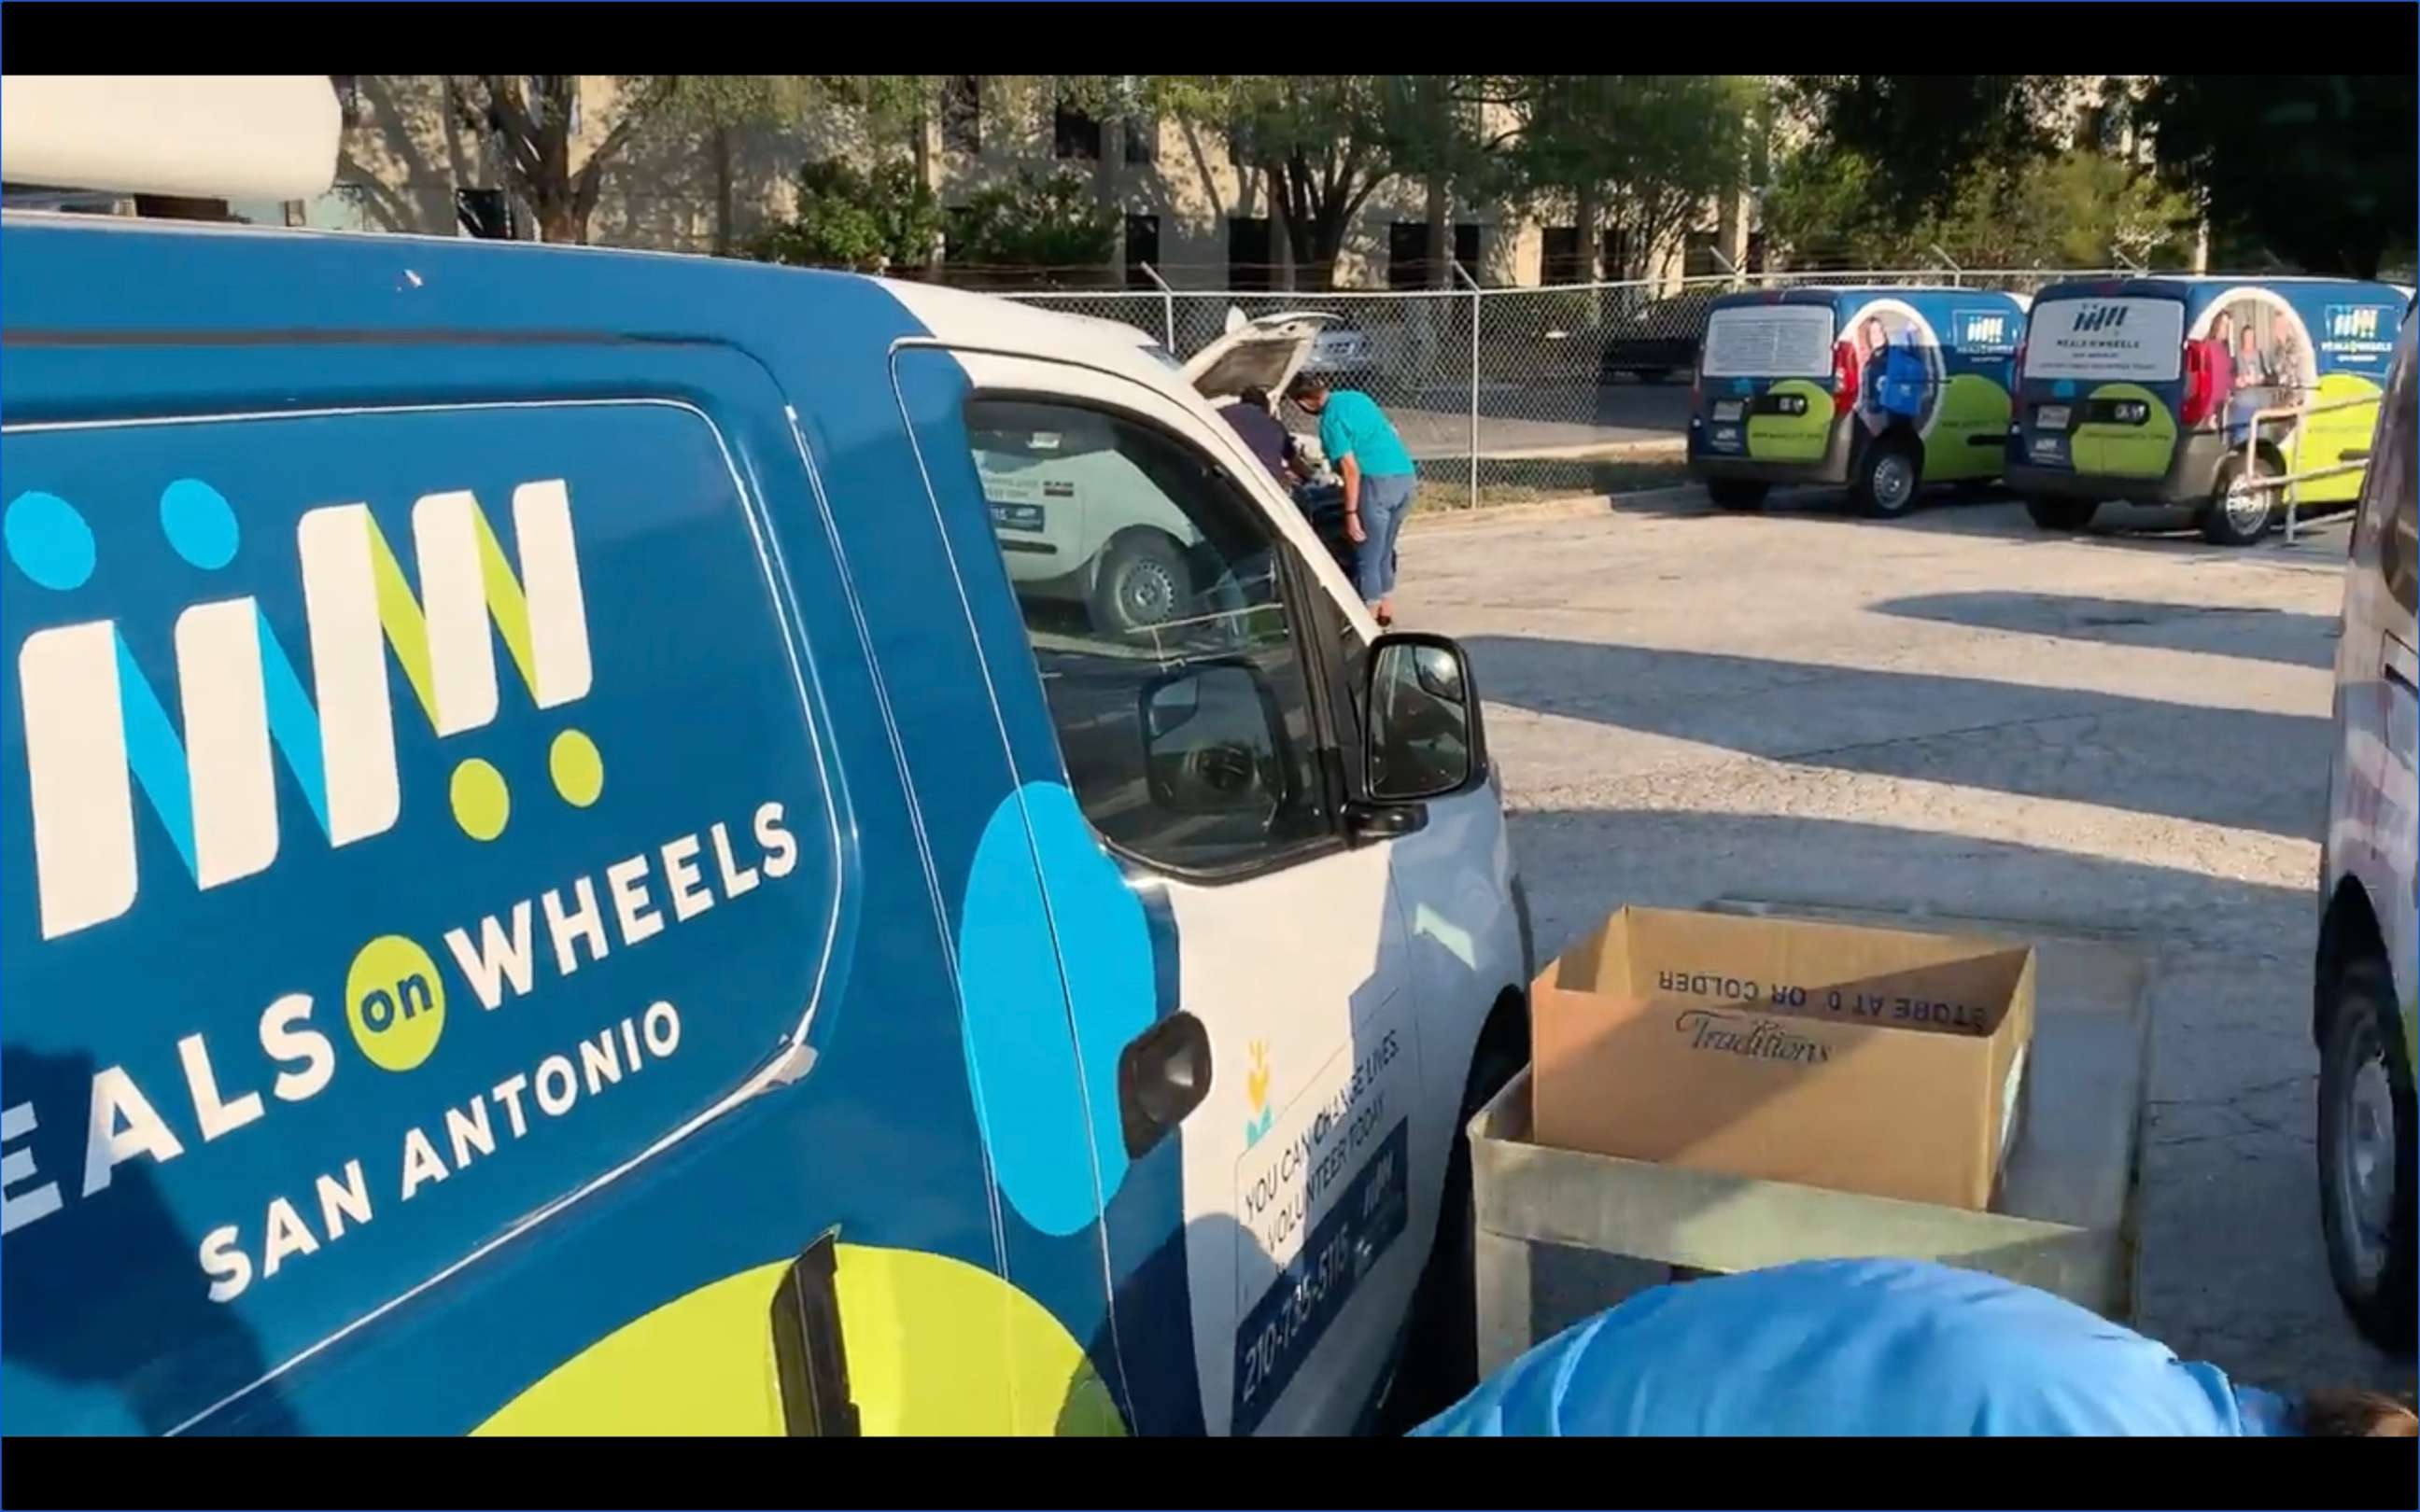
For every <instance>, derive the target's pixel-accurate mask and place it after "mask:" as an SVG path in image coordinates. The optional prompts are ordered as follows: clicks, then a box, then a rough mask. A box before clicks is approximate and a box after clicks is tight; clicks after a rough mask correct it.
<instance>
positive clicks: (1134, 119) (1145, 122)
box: [1125, 116, 1159, 163]
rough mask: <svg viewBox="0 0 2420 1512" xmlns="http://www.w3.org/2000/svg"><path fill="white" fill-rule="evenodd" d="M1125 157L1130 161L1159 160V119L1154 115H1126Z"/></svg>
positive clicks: (1148, 161) (1147, 161)
mask: <svg viewBox="0 0 2420 1512" xmlns="http://www.w3.org/2000/svg"><path fill="white" fill-rule="evenodd" d="M1125 134H1126V143H1125V159H1126V162H1131V163H1150V162H1158V161H1159V119H1158V117H1157V116H1127V117H1126V133H1125Z"/></svg>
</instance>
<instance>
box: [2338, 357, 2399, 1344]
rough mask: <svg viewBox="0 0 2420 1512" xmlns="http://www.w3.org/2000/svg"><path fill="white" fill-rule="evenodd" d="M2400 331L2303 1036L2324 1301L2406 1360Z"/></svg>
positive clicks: (2349, 667)
mask: <svg viewBox="0 0 2420 1512" xmlns="http://www.w3.org/2000/svg"><path fill="white" fill-rule="evenodd" d="M2415 408H2420V374H2415V372H2414V364H2413V351H2412V317H2411V316H2409V315H2407V316H2404V319H2403V331H2402V335H2401V337H2400V338H2399V339H2398V340H2397V343H2396V347H2395V355H2394V363H2393V367H2392V369H2391V372H2390V374H2389V376H2388V378H2387V383H2386V400H2385V404H2384V406H2383V407H2382V412H2381V414H2380V416H2379V419H2378V424H2377V429H2376V431H2375V433H2374V439H2373V443H2372V448H2371V456H2370V461H2369V468H2368V472H2367V476H2366V477H2365V478H2364V479H2363V480H2362V486H2361V496H2360V503H2359V506H2358V513H2357V514H2356V515H2355V516H2354V517H2353V527H2352V547H2351V552H2350V560H2349V561H2348V562H2347V563H2346V564H2345V580H2344V611H2343V621H2342V625H2341V633H2340V634H2339V635H2338V636H2337V637H2336V675H2335V736H2336V738H2335V760H2334V762H2333V763H2331V764H2330V766H2329V768H2328V820H2327V829H2326V831H2325V836H2324V840H2323V841H2322V845H2321V850H2320V859H2319V955H2318V959H2317V962H2316V969H2315V970H2314V972H2313V982H2312V985H2313V988H2314V992H2313V1010H2314V1011H2313V1014H2312V1020H2311V1027H2312V1033H2313V1036H2314V1038H2315V1039H2316V1040H2317V1041H2318V1042H2319V1138H2318V1140H2317V1141H2316V1144H2317V1148H2318V1150H2319V1218H2320V1226H2321V1232H2322V1233H2323V1234H2324V1235H2325V1237H2326V1240H2327V1249H2328V1265H2329V1270H2330V1272H2331V1273H2332V1274H2333V1276H2334V1277H2335V1285H2336V1290H2337V1293H2338V1294H2339V1295H2340V1296H2341V1297H2342V1299H2343V1301H2344V1304H2345V1307H2346V1308H2347V1310H2348V1311H2349V1312H2350V1315H2351V1317H2352V1319H2353V1321H2354V1322H2355V1323H2356V1324H2357V1325H2358V1326H2359V1327H2360V1329H2361V1331H2362V1332H2363V1333H2364V1334H2365V1335H2368V1337H2369V1338H2370V1339H2371V1340H2372V1341H2374V1342H2376V1343H2377V1344H2379V1345H2380V1346H2381V1347H2383V1348H2386V1349H2390V1350H2398V1351H2400V1352H2401V1353H2404V1354H2406V1355H2408V1354H2410V1353H2411V1352H2412V1294H2413V1288H2414V1286H2415V1282H2414V1278H2413V1273H2412V1184H2413V1181H2414V1180H2415V1177H2416V1176H2420V1171H2415V1164H2420V1163H2416V1162H2415V1153H2420V1151H2415V1149H2414V1146H2415V1142H2420V1125H2415V1124H2414V1122H2413V1119H2412V1043H2413V1041H2414V1038H2415V1035H2414V1029H2415V1023H2414V1005H2415V1003H2420V990H2415V989H2416V988H2420V959H2415V957H2414V951H2415V949H2420V939H2415V938H2414V936H2415V935H2420V880H2415V877H2420V872H2415V869H2414V867H2413V865H2412V845H2413V841H2414V836H2415V830H2420V822H2415V819H2414V815H2415V813H2420V801H2415V796H2414V782H2413V748H2414V747H2415V745H2420V739H2416V738H2415V734H2414V731H2415V723H2420V713H2415V702H2420V700H2415V696H2414V693H2413V687H2414V681H2415V677H2420V668H2415V656H2414V653H2415V647H2420V637H2415V636H2414V634H2413V625H2412V609H2413V604H2414V600H2415V597H2420V595H2415V594H2414V591H2413V590H2414V586H2415V581H2420V545H2415V541H2414V536H2413V530H2412V518H2413V508H2412V506H2413V499H2414V496H2415V494H2420V475H2416V474H2415V473H2414V471H2413V463H2414V460H2415V453H2414V445H2413V434H2412V432H2413V424H2414V417H2413V412H2414V409H2415Z"/></svg>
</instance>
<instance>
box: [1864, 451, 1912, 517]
mask: <svg viewBox="0 0 2420 1512" xmlns="http://www.w3.org/2000/svg"><path fill="white" fill-rule="evenodd" d="M1923 486H1924V458H1923V456H1922V455H1919V454H1918V453H1917V451H1916V448H1915V447H1913V446H1910V445H1908V444H1907V443H1906V442H1905V441H1903V440H1886V441H1876V442H1875V443H1874V444H1873V445H1871V446H1869V447H1867V448H1866V450H1865V455H1862V456H1860V457H1859V458H1858V459H1857V471H1856V475H1855V476H1854V477H1853V478H1851V479H1850V480H1849V501H1850V502H1852V503H1854V504H1855V505H1856V506H1857V513H1859V514H1861V515H1870V516H1872V517H1875V518H1877V519H1897V518H1899V517H1900V516H1902V515H1904V514H1906V513H1907V512H1908V511H1910V510H1912V509H1914V508H1915V507H1916V493H1917V491H1918V490H1919V489H1921V488H1922V487H1923Z"/></svg>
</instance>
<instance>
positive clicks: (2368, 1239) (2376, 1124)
mask: <svg viewBox="0 0 2420 1512" xmlns="http://www.w3.org/2000/svg"><path fill="white" fill-rule="evenodd" d="M2366 1048H2367V1049H2368V1051H2369V1055H2368V1057H2367V1058H2366V1059H2365V1060H2363V1062H2362V1063H2361V1069H2360V1070H2358V1071H2356V1072H2353V1074H2352V1076H2351V1077H2350V1086H2348V1087H2347V1088H2345V1095H2344V1103H2343V1104H2342V1105H2341V1106H2340V1107H2338V1108H2337V1110H2336V1117H2337V1118H2338V1119H2341V1120H2342V1122H2341V1123H2340V1124H2339V1126H2338V1128H2339V1132H2340V1137H2339V1138H2338V1139H2337V1141H2336V1149H2338V1150H2339V1151H2340V1152H2341V1153H2339V1154H2338V1156H2337V1167H2336V1173H2335V1177H2336V1197H2337V1206H2338V1207H2340V1208H2341V1209H2342V1210H2343V1211H2344V1215H2345V1219H2346V1223H2345V1229H2346V1237H2347V1238H2348V1239H2349V1240H2350V1241H2351V1247H2352V1251H2353V1259H2354V1263H2355V1268H2356V1269H2357V1270H2358V1271H2359V1272H2360V1273H2361V1274H2362V1275H2363V1276H2365V1277H2369V1276H2374V1275H2375V1274H2377V1273H2378V1272H2379V1271H2381V1269H2382V1268H2383V1267H2384V1265H2385V1261H2386V1229H2387V1226H2388V1223H2389V1221H2390V1220H2391V1218H2392V1216H2393V1214H2392V1209H2393V1208H2394V1206H2395V1096H2394V1092H2393V1089H2392V1088H2390V1087H2389V1086H2388V1085H2387V1080H2386V1058H2385V1056H2384V1054H2383V1052H2382V1051H2381V1050H2380V1049H2379V1048H2378V1047H2377V1046H2375V1045H2371V1046H2368V1047H2366Z"/></svg>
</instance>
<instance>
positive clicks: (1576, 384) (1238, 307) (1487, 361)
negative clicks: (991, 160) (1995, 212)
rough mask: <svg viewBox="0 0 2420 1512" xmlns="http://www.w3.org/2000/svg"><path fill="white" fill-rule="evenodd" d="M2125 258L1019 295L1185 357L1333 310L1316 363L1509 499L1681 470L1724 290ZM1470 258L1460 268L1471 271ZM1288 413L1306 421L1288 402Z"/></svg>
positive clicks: (1941, 277) (1446, 466)
mask: <svg viewBox="0 0 2420 1512" xmlns="http://www.w3.org/2000/svg"><path fill="white" fill-rule="evenodd" d="M2129 271H2130V270H2123V269H2026V270H1972V269H1964V270H1958V271H1956V272H1955V273H1952V272H1951V271H1949V270H1945V269H1940V268H1930V269H1906V270H1859V271H1823V272H1806V273H1753V274H1745V275H1737V276H1730V275H1726V276H1721V277H1714V278H1691V279H1666V280H1662V281H1657V282H1649V281H1641V282H1637V283H1606V284H1573V285H1544V286H1536V287H1526V288H1481V287H1476V286H1473V285H1470V283H1469V280H1468V279H1467V278H1466V276H1463V277H1461V282H1462V285H1463V286H1460V287H1456V288H1450V289H1417V290H1388V291H1357V290H1336V291H1327V292H1319V293H1294V292H1259V291H1252V292H1244V291H1236V290H1195V289H1174V288H1161V289H1125V290H1053V291H1050V292H1046V293H1037V292H1025V293H1012V294H1009V295H1008V296H1007V297H1008V298H1010V299H1015V300H1019V301H1024V302H1027V303H1031V304H1033V305H1036V306H1038V307H1040V308H1044V309H1051V310H1061V311H1064V312H1066V313H1068V314H1071V315H1085V316H1097V317H1101V318H1106V319H1110V320H1117V321H1122V322H1124V323H1125V324H1127V325H1130V326H1133V327H1134V328H1135V329H1136V330H1138V331H1140V332H1144V333H1146V334H1147V335H1149V336H1151V337H1152V338H1153V339H1155V340H1156V341H1158V342H1160V343H1161V344H1162V345H1163V346H1165V347H1167V348H1168V349H1169V351H1171V353H1173V354H1174V355H1175V356H1176V357H1177V358H1178V359H1179V360H1180V361H1182V360H1184V359H1187V358H1189V357H1191V356H1193V355H1194V354H1195V353H1196V352H1199V351H1201V350H1202V348H1203V347H1207V346H1208V345H1210V343H1212V342H1214V341H1216V340H1218V337H1219V336H1220V335H1221V334H1222V333H1223V332H1225V330H1226V327H1227V319H1228V312H1229V311H1230V310H1233V311H1239V312H1241V313H1242V314H1243V315H1244V316H1246V317H1247V318H1251V317H1256V316H1268V315H1280V314H1286V313H1292V312H1300V311H1315V312H1321V313H1325V314H1328V315H1332V316H1336V317H1337V318H1336V321H1335V323H1334V324H1333V325H1330V326H1329V327H1327V328H1326V330H1325V331H1324V332H1322V333H1321V335H1320V337H1319V339H1318V341H1317V343H1316V344H1315V345H1314V346H1313V347H1312V349H1311V357H1310V359H1309V361H1308V363H1307V364H1306V365H1307V366H1308V368H1309V369H1310V370H1311V371H1314V372H1319V373H1323V374H1325V375H1326V377H1327V378H1329V379H1330V380H1331V381H1333V382H1335V383H1337V384H1339V385H1340V386H1343V387H1348V388H1356V389H1359V390H1361V391H1362V392H1363V393H1367V394H1369V395H1370V397H1371V398H1373V399H1374V400H1376V401H1377V402H1378V404H1379V406H1380V407H1381V408H1382V409H1385V410H1386V411H1387V413H1388V417H1389V418H1390V419H1392V420H1393V421H1394V423H1395V427H1396V429H1397V430H1398V431H1399V432H1401V434H1402V435H1403V438H1404V445H1405V446H1406V447H1407V448H1408V449H1409V450H1410V452H1411V454H1412V456H1413V459H1414V461H1415V462H1416V463H1417V464H1418V466H1419V471H1420V476H1421V479H1422V481H1423V483H1424V485H1425V486H1424V487H1423V489H1422V492H1423V494H1425V495H1426V496H1427V497H1429V498H1430V499H1437V500H1441V499H1444V498H1448V497H1450V498H1451V499H1452V500H1453V501H1455V502H1457V503H1465V504H1468V505H1471V506H1476V505H1478V504H1480V503H1481V502H1510V501H1519V500H1521V499H1524V498H1545V497H1551V496H1554V495H1557V494H1570V493H1575V492H1581V491H1606V490H1608V489H1610V488H1612V487H1614V486H1648V485H1652V483H1654V482H1656V481H1659V480H1660V479H1661V478H1662V477H1664V476H1666V475H1668V476H1670V477H1671V478H1673V479H1674V480H1676V481H1677V479H1678V477H1679V475H1680V472H1681V446H1682V441H1683V436H1684V433H1685V430H1686V427H1687V424H1688V412H1689V381H1690V378H1691V376H1692V374H1693V372H1694V370H1695V367H1696V363H1697V353H1698V343H1699V340H1700V339H1701V338H1702V337H1703V336H1704V335H1705V329H1706V316H1707V312H1708V310H1709V308H1710V307H1711V305H1712V304H1713V302H1714V300H1715V298H1716V297H1718V296H1720V295H1723V294H1728V293H1732V292H1734V291H1738V290H1743V289H1786V288H1792V287H1798V286H1801V285H1818V284H1823V285H1898V286H1905V285H1956V286H1959V287H1963V288H1975V289H1987V288H1988V289H2002V290H2006V291H2008V292H2010V293H2016V294H2032V293H2034V292H2035V291H2036V290H2038V289H2040V288H2041V287H2042V286H2043V285H2047V284H2050V283H2053V282H2055V281H2057V280H2059V279H2063V278H2096V277H2099V278H2106V277H2124V276H2128V275H2129ZM1458 276H1461V275H1459V273H1458ZM1286 419H1287V421H1288V424H1291V425H1293V426H1295V428H1297V429H1309V428H1311V423H1310V422H1309V420H1308V418H1307V417H1305V416H1303V415H1301V414H1299V413H1296V412H1295V411H1293V410H1292V409H1291V407H1288V409H1287V413H1286Z"/></svg>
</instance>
